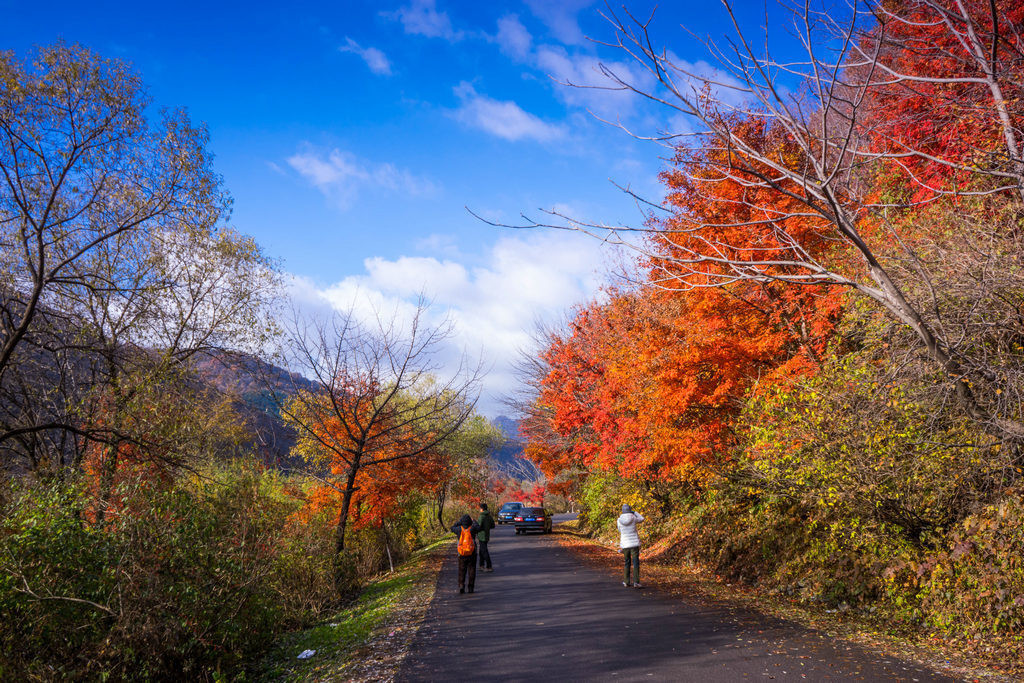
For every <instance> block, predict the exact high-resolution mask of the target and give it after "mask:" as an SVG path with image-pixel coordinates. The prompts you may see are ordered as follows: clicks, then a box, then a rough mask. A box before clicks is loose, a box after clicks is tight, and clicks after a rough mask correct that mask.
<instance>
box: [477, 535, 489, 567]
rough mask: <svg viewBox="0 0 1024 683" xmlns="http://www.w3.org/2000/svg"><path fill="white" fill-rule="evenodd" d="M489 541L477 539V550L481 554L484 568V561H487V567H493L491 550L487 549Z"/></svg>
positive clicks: (481, 565)
mask: <svg viewBox="0 0 1024 683" xmlns="http://www.w3.org/2000/svg"><path fill="white" fill-rule="evenodd" d="M487 543H488V542H487V541H477V542H476V551H477V553H479V554H480V568H481V569H483V567H484V563H487V568H488V569H490V568H491V551H490V550H488V549H487Z"/></svg>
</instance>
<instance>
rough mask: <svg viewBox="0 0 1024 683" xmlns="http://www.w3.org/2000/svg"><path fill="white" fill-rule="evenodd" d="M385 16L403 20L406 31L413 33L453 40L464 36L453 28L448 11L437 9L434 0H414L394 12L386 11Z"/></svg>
mask: <svg viewBox="0 0 1024 683" xmlns="http://www.w3.org/2000/svg"><path fill="white" fill-rule="evenodd" d="M384 16H386V17H389V18H391V19H397V20H398V21H400V22H402V27H403V28H404V29H405V32H406V33H409V34H412V35H420V36H426V37H428V38H444V39H445V40H451V41H455V40H460V39H461V38H462V36H463V33H462V32H461V31H456V30H455V29H454V28H452V21H451V19H449V18H448V14H447V13H446V12H438V11H437V7H436V6H435V4H434V0H413V1H412V2H411V3H409V4H408V5H406V6H405V7H401V8H399V9H398V10H396V11H394V12H386V13H384Z"/></svg>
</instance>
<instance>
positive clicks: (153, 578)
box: [0, 466, 336, 680]
mask: <svg viewBox="0 0 1024 683" xmlns="http://www.w3.org/2000/svg"><path fill="white" fill-rule="evenodd" d="M117 499H118V500H120V501H121V505H120V507H119V509H118V512H117V513H116V514H110V515H108V516H107V521H106V523H105V524H104V525H100V524H95V523H92V522H90V521H89V515H88V514H87V512H86V501H87V500H88V499H87V496H86V494H85V490H84V487H82V486H80V485H75V484H71V485H68V484H61V483H52V484H45V483H44V484H37V485H34V486H27V485H26V486H25V487H23V488H22V489H21V490H20V491H16V492H15V493H14V495H12V496H11V498H10V500H9V501H8V504H7V508H6V510H4V516H3V519H2V522H0V576H3V579H2V580H0V649H2V650H3V651H4V652H5V654H6V657H5V660H4V662H3V664H2V666H3V667H4V669H3V671H0V674H2V677H4V678H5V679H9V678H46V679H52V678H82V677H95V676H100V675H106V676H112V677H114V678H132V679H161V678H166V677H169V676H172V675H185V676H187V677H189V678H193V679H199V680H201V679H204V678H208V677H209V676H210V675H212V672H214V671H221V672H231V671H236V670H238V669H239V668H240V667H241V665H242V664H243V663H244V662H245V661H246V660H247V659H248V658H249V657H251V656H252V655H253V654H254V653H256V652H259V651H260V650H261V649H262V648H264V647H265V646H266V645H267V644H268V643H269V642H271V640H272V638H273V636H274V635H275V634H276V633H278V632H279V631H280V630H281V629H285V628H289V627H294V626H296V625H299V624H301V623H305V622H306V621H308V619H309V618H310V617H311V616H312V615H313V614H315V613H317V612H318V611H319V610H320V609H322V608H323V607H324V606H326V605H327V604H328V603H330V602H333V601H336V594H335V593H334V591H333V589H332V586H331V583H330V576H331V574H330V572H329V571H325V567H329V566H330V559H331V558H330V555H329V552H330V550H331V546H330V544H329V543H324V542H322V541H321V539H322V538H324V537H326V538H329V535H326V534H318V533H317V530H316V529H315V527H314V528H310V525H308V524H297V523H296V521H295V512H296V511H297V509H298V507H299V505H300V503H299V501H297V500H296V499H295V498H294V497H292V496H289V495H287V494H286V493H285V491H284V487H283V486H282V484H281V482H280V481H279V480H278V478H277V477H276V476H275V475H273V474H270V473H265V472H260V471H258V470H255V469H251V468H246V467H241V466H237V467H231V468H227V469H223V470H219V471H215V472H211V473H207V476H205V477H196V478H194V479H193V480H191V481H182V482H178V483H177V485H175V486H173V487H170V488H161V487H158V486H154V485H152V484H151V483H144V482H142V481H134V482H131V483H128V484H125V485H124V486H122V487H121V490H119V491H118V492H117Z"/></svg>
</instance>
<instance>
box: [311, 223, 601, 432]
mask: <svg viewBox="0 0 1024 683" xmlns="http://www.w3.org/2000/svg"><path fill="white" fill-rule="evenodd" d="M476 260H477V261H479V263H480V265H477V266H468V265H465V264H464V263H460V262H457V261H454V260H451V259H443V260H441V259H437V258H433V257H419V256H417V257H410V256H402V257H400V258H397V259H394V260H389V259H383V258H379V257H374V258H369V259H366V261H365V262H364V266H365V272H364V273H362V274H359V275H351V276H349V277H346V278H344V279H343V280H341V281H339V282H336V283H334V284H331V285H330V286H327V287H320V288H316V287H314V286H312V284H311V283H310V282H309V281H308V280H306V279H303V278H296V279H295V282H294V285H293V290H294V293H295V295H296V296H298V297H300V298H301V300H302V301H304V302H305V303H306V305H307V306H309V307H311V308H315V307H316V306H317V305H321V306H322V305H323V304H324V303H327V304H329V305H330V306H331V307H333V308H335V309H336V310H338V311H342V312H347V311H353V312H354V313H355V315H356V316H357V317H359V318H360V319H363V320H364V321H372V320H374V318H375V316H376V315H377V314H378V313H379V312H383V314H384V315H385V316H391V315H394V316H395V317H396V318H397V320H398V321H399V322H400V323H402V322H406V321H408V320H409V319H410V318H411V316H412V314H413V312H414V311H415V305H416V299H417V297H418V296H419V295H421V294H422V295H425V296H426V297H427V299H428V300H430V301H431V302H432V306H431V309H430V314H429V317H430V319H431V321H432V322H434V323H435V324H436V323H438V322H440V321H441V320H443V319H444V318H445V317H446V316H447V318H448V319H450V320H451V321H452V323H453V324H454V334H453V336H452V337H451V338H450V339H449V340H448V343H447V348H446V350H445V352H444V353H443V354H442V357H443V358H444V359H445V362H446V369H447V370H448V371H454V370H455V368H456V367H457V365H458V361H459V359H460V358H461V357H463V355H465V356H468V357H470V358H477V357H481V358H482V359H483V360H484V362H485V364H486V365H488V366H489V367H490V368H491V371H490V373H489V374H488V375H487V377H486V378H485V380H484V384H483V392H484V395H483V397H482V399H481V404H480V407H481V410H483V411H484V412H486V413H489V414H491V415H497V414H500V413H501V412H502V407H501V403H500V400H501V397H502V396H505V395H508V394H509V393H511V392H512V391H514V390H515V389H516V386H517V382H518V378H517V377H516V374H515V371H514V365H515V362H516V360H517V359H518V358H519V354H520V352H521V351H525V350H535V349H533V338H532V330H533V328H534V324H535V323H536V322H538V321H548V322H555V321H557V320H560V319H561V318H562V317H563V316H564V314H565V312H566V311H567V310H568V309H569V308H570V307H571V306H572V305H574V304H577V303H581V302H584V301H588V300H590V299H592V298H593V297H594V296H596V294H597V292H598V288H599V287H600V286H601V284H602V283H603V282H604V276H603V274H602V273H603V265H602V264H603V263H604V262H605V255H604V253H603V252H602V249H601V247H600V245H599V243H598V242H597V241H596V240H591V239H588V238H585V237H583V236H581V235H578V234H575V233H564V232H555V231H548V232H529V233H515V234H513V235H508V236H502V237H501V238H499V239H498V241H497V242H496V243H495V244H494V245H493V247H491V248H490V249H489V250H488V251H487V252H486V253H484V254H479V255H477V258H476Z"/></svg>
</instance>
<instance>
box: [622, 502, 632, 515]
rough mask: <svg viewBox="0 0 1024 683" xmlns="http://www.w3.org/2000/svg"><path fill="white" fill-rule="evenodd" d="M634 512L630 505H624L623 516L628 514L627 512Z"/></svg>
mask: <svg viewBox="0 0 1024 683" xmlns="http://www.w3.org/2000/svg"><path fill="white" fill-rule="evenodd" d="M632 511H633V508H631V507H629V505H627V504H626V503H623V504H622V514H626V513H627V512H632Z"/></svg>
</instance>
